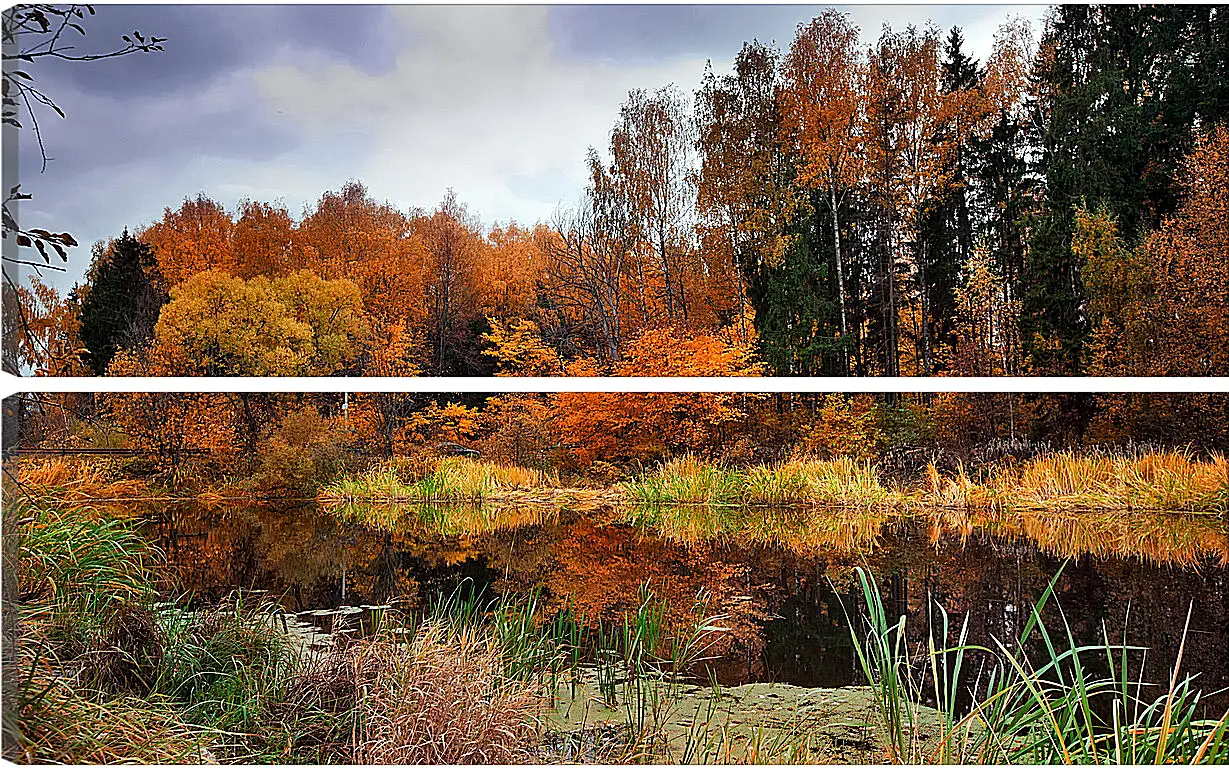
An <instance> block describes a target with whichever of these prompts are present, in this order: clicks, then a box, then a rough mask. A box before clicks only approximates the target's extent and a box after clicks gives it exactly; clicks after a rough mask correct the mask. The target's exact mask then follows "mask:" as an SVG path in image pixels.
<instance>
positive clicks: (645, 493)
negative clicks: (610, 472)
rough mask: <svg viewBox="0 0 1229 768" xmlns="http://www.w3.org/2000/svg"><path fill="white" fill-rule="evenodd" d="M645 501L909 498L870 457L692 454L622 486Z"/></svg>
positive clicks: (887, 502)
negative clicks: (736, 460) (732, 463)
mask: <svg viewBox="0 0 1229 768" xmlns="http://www.w3.org/2000/svg"><path fill="white" fill-rule="evenodd" d="M623 489H624V491H625V493H626V494H627V496H628V498H629V499H630V500H631V501H632V502H633V503H637V504H643V505H661V506H666V505H685V504H694V505H709V506H732V505H739V506H786V505H797V504H815V505H825V506H834V507H859V508H864V509H865V508H870V507H876V506H879V507H894V506H898V505H901V504H903V503H905V502H906V501H907V497H906V496H905V495H904V494H902V493H900V492H898V491H894V490H891V489H889V488H887V487H885V486H884V485H883V482H882V481H881V479H880V476H879V471H878V469H877V468H876V467H875V465H874V464H873V463H871V462H869V461H859V460H856V459H850V458H838V459H833V460H831V461H819V460H816V459H796V460H792V461H788V462H784V463H782V464H777V465H773V466H755V467H751V468H748V469H740V468H734V467H726V466H722V465H719V464H713V463H711V462H706V461H701V460H699V459H697V458H695V457H692V456H686V457H683V458H681V459H673V460H671V461H668V462H666V463H664V464H662V465H661V466H659V467H657V468H656V469H654V470H651V471H649V472H646V473H645V474H643V475H641V476H640V477H637V478H635V479H634V480H632V481H631V482H629V483H627V484H625V485H624V486H623Z"/></svg>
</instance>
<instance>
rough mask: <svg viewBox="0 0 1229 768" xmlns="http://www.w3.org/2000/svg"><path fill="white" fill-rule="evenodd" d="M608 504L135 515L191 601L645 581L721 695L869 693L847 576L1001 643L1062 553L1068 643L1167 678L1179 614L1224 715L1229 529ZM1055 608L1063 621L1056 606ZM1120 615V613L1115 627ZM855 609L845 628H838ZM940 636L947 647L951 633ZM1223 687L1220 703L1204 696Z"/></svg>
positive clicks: (413, 597) (613, 610) (612, 599)
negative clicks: (696, 612)
mask: <svg viewBox="0 0 1229 768" xmlns="http://www.w3.org/2000/svg"><path fill="white" fill-rule="evenodd" d="M627 519H628V516H627V515H625V514H624V515H615V514H614V513H612V512H610V511H603V510H586V511H584V512H578V511H557V510H556V511H549V512H543V511H541V510H532V509H517V508H508V509H496V510H492V509H476V508H470V509H465V508H436V507H420V508H404V507H402V508H359V509H341V510H338V509H324V508H321V507H318V506H316V505H314V504H303V505H296V506H289V507H287V506H280V507H279V506H264V505H257V506H251V505H247V506H226V505H220V506H212V507H204V506H199V505H183V506H172V507H165V508H160V509H158V510H156V511H151V512H149V513H148V515H147V517H146V523H145V530H146V533H147V534H148V535H149V536H150V537H151V538H152V539H154V540H155V541H156V542H157V543H158V545H159V547H160V548H161V549H162V550H163V551H164V552H165V554H166V556H167V561H168V566H169V572H168V574H167V575H168V585H172V584H173V585H174V586H173V587H169V588H173V589H175V590H179V591H181V592H187V593H188V594H189V595H190V596H191V598H192V599H193V600H196V601H200V602H209V601H212V600H217V599H221V598H222V597H224V596H225V595H226V594H228V593H229V592H231V591H232V590H234V589H235V588H242V589H256V590H267V591H268V592H269V593H270V594H271V595H272V596H273V597H274V598H275V599H277V600H278V601H280V603H281V604H282V605H283V606H284V607H285V608H286V609H287V610H290V611H295V612H307V611H314V610H321V609H331V608H337V607H340V606H356V607H357V606H363V605H372V604H389V603H395V604H397V605H399V606H401V607H403V608H406V609H411V610H412V609H414V608H416V607H422V606H423V605H424V604H425V603H426V602H427V601H428V600H430V599H431V597H432V596H433V595H438V594H439V593H441V592H450V591H452V590H453V589H455V588H456V587H457V586H458V585H462V584H465V585H469V584H471V583H472V584H474V585H477V587H478V588H484V589H485V590H486V591H487V592H488V593H489V594H493V595H494V594H501V593H510V592H522V593H523V592H528V591H530V590H532V589H535V588H537V589H540V590H541V592H542V595H543V597H544V598H545V599H546V600H547V604H548V605H552V604H553V605H555V606H556V607H560V606H562V605H563V603H564V602H565V601H567V602H570V604H572V605H574V606H577V607H579V608H580V609H581V610H582V611H583V613H584V615H585V616H587V617H590V618H592V617H598V616H601V617H604V618H606V619H610V618H613V617H617V616H618V615H620V614H621V613H622V612H623V611H625V610H628V609H629V608H633V609H634V606H635V605H636V604H637V602H638V600H639V597H640V586H641V585H642V584H643V583H645V582H646V581H647V582H648V583H649V585H650V587H651V588H652V590H653V592H654V593H655V594H656V595H657V596H659V597H661V598H664V599H665V600H666V603H667V605H670V606H674V607H676V608H678V609H680V610H684V609H688V608H690V607H692V606H694V604H695V601H696V596H697V595H698V594H699V595H702V596H704V597H705V598H706V599H707V600H708V603H707V606H708V610H709V611H710V612H713V611H716V612H719V613H721V614H723V615H724V616H726V617H727V618H726V619H725V620H724V624H725V626H726V627H727V628H728V630H729V631H728V632H727V633H726V635H725V636H724V639H723V642H722V645H721V648H720V651H721V658H720V661H719V663H718V664H717V666H716V669H715V670H714V671H715V672H716V673H717V674H718V676H719V677H720V678H721V679H722V681H723V683H724V684H726V685H732V684H740V683H744V682H758V681H778V682H787V683H792V684H796V685H802V686H809V687H834V686H843V685H855V684H861V683H862V682H863V680H862V678H861V673H860V671H859V670H858V668H857V662H856V659H855V656H854V653H853V647H852V644H851V641H850V632H849V623H850V621H851V620H852V621H854V622H857V624H858V626H861V622H862V619H861V617H860V614H859V612H858V606H859V604H860V602H861V596H860V592H859V588H858V585H857V578H856V575H855V572H854V568H855V567H856V566H859V565H865V566H867V567H869V568H870V569H871V570H872V572H873V573H874V574H875V575H876V578H877V580H878V581H879V584H880V587H881V589H882V591H883V595H884V598H885V602H886V604H887V607H888V610H889V612H890V613H892V614H893V615H900V614H906V613H907V614H908V615H909V619H908V623H907V627H909V628H910V629H909V634H910V637H911V639H914V640H916V641H918V642H919V643H921V642H922V641H923V638H924V637H925V633H926V632H927V622H928V620H929V614H930V612H929V611H928V610H927V606H928V604H929V598H933V599H934V600H936V601H938V603H939V604H941V605H942V606H943V607H944V608H945V609H946V610H947V611H948V612H949V614H951V615H952V617H953V618H952V622H953V624H954V625H955V626H957V627H958V626H959V624H960V622H961V621H963V620H964V619H965V618H966V617H967V620H968V622H969V639H970V641H971V642H975V643H990V642H991V639H992V638H999V639H1001V640H1004V641H1005V642H1006V641H1008V639H1009V638H1013V637H1015V636H1016V635H1017V633H1018V632H1019V630H1020V628H1021V626H1022V624H1023V621H1024V620H1025V619H1026V618H1027V616H1028V613H1029V611H1030V609H1031V606H1032V605H1033V602H1034V601H1035V600H1036V599H1037V598H1038V597H1039V596H1040V595H1041V594H1042V592H1043V591H1044V590H1045V588H1046V586H1047V584H1048V583H1049V581H1050V580H1051V578H1052V577H1053V576H1054V574H1055V573H1056V572H1057V570H1058V569H1059V568H1060V567H1061V566H1062V565H1063V563H1064V562H1066V567H1065V570H1064V571H1063V574H1062V577H1061V580H1060V581H1059V584H1058V589H1057V596H1058V606H1055V607H1052V608H1047V613H1046V620H1047V623H1048V624H1050V625H1051V626H1052V627H1058V626H1060V625H1061V621H1062V616H1065V618H1066V620H1067V621H1068V622H1069V623H1070V625H1071V627H1072V630H1073V632H1074V634H1075V636H1076V638H1077V640H1079V641H1081V642H1091V643H1096V642H1100V641H1101V639H1102V627H1104V628H1105V631H1107V632H1108V633H1109V637H1110V638H1111V640H1112V641H1113V642H1120V641H1121V640H1122V639H1123V638H1124V632H1125V639H1126V642H1128V643H1132V644H1139V645H1142V646H1146V647H1148V648H1149V649H1150V650H1149V652H1148V655H1147V666H1146V668H1145V669H1146V674H1145V677H1146V678H1147V679H1150V680H1154V681H1156V682H1158V683H1160V682H1161V681H1167V679H1168V676H1169V674H1170V672H1171V671H1172V667H1173V664H1174V661H1175V659H1176V658H1177V656H1178V649H1179V647H1180V645H1181V642H1182V637H1183V628H1184V625H1185V624H1186V622H1187V615H1188V608H1189V609H1190V626H1189V631H1188V632H1187V641H1186V648H1185V651H1184V653H1183V661H1182V669H1183V672H1184V673H1192V674H1193V673H1198V674H1199V680H1200V685H1199V687H1201V688H1202V689H1203V690H1204V691H1205V692H1207V693H1213V694H1214V696H1213V699H1212V700H1211V701H1210V702H1209V703H1210V704H1211V705H1213V706H1217V707H1220V708H1221V710H1222V711H1223V708H1224V706H1226V704H1229V694H1225V693H1224V692H1223V691H1224V689H1227V688H1229V534H1227V533H1226V531H1225V526H1224V522H1223V521H1221V520H1217V519H1215V518H1190V517H1183V516H1178V515H1166V514H1153V513H1144V512H1131V513H1114V514H1104V513H1092V512H1084V513H1066V514H1057V513H1053V514H1045V515H1042V514H1040V513H1038V514H1036V515H1032V516H1029V515H1015V516H995V515H989V516H984V517H976V518H970V517H967V516H963V515H962V516H959V517H957V518H956V519H952V518H951V517H950V516H948V515H945V514H939V513H936V514H933V515H926V514H915V515H911V516H909V517H904V518H901V517H896V518H892V519H888V518H885V517H877V516H875V515H873V514H870V513H865V514H864V513H859V512H853V511H849V510H830V511H818V512H817V511H815V510H811V511H797V512H789V511H783V510H778V511H774V512H772V513H765V512H764V511H763V510H721V511H712V510H708V511H705V510H690V511H685V512H682V513H679V512H674V513H671V514H669V515H664V516H663V515H660V514H658V515H655V516H653V521H652V524H646V523H644V522H643V521H641V523H640V524H629V523H627V522H625V521H626V520H627ZM1059 606H1060V607H1061V611H1062V615H1060V614H1059V613H1058V607H1059ZM1128 616H1129V618H1128ZM850 617H852V618H850ZM955 639H956V638H955V637H954V635H953V637H952V641H953V642H954V641H955ZM1216 692H1220V693H1216Z"/></svg>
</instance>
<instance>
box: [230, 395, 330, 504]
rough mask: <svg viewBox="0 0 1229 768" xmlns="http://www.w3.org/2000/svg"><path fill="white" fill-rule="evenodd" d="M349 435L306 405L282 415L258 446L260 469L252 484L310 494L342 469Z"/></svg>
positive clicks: (270, 488) (263, 487)
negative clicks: (275, 427) (277, 425)
mask: <svg viewBox="0 0 1229 768" xmlns="http://www.w3.org/2000/svg"><path fill="white" fill-rule="evenodd" d="M349 445H350V442H349V435H348V434H347V433H346V431H345V429H344V428H343V427H342V426H341V425H339V424H336V423H335V422H334V421H332V420H329V419H325V418H324V417H322V416H321V415H320V412H319V411H317V410H316V408H315V406H311V405H307V406H304V407H303V408H300V409H299V410H297V411H294V412H293V413H291V414H289V415H288V416H286V418H285V419H283V420H282V423H281V425H280V426H279V427H278V429H277V430H276V431H275V432H273V434H271V435H269V436H268V437H267V438H265V439H264V440H263V441H261V443H260V446H259V447H258V449H257V450H258V455H259V461H260V469H259V470H258V471H257V472H256V474H255V478H254V482H255V485H256V487H257V488H259V489H260V490H262V491H291V492H295V493H301V494H305V495H312V494H314V493H315V491H316V489H317V488H319V487H320V486H322V485H325V484H326V483H329V482H331V481H333V480H334V479H336V478H337V476H338V475H340V474H341V473H342V471H344V470H345V468H346V456H347V451H348V449H349Z"/></svg>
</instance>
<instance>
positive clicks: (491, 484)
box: [320, 457, 554, 503]
mask: <svg viewBox="0 0 1229 768" xmlns="http://www.w3.org/2000/svg"><path fill="white" fill-rule="evenodd" d="M553 483H554V477H553V476H552V475H549V474H547V473H546V472H543V471H542V470H538V469H528V468H525V467H518V466H511V465H506V464H497V463H494V462H490V461H479V460H475V459H467V458H460V457H448V458H443V459H439V460H437V461H435V462H433V463H431V464H430V465H429V467H428V468H427V470H426V471H425V472H413V471H412V470H411V471H409V472H407V467H406V466H405V465H404V464H400V463H398V462H396V461H394V462H391V463H387V464H384V465H381V466H379V467H375V468H373V469H371V470H368V471H367V472H364V473H362V474H360V475H357V476H348V477H343V478H341V479H340V480H338V481H336V482H333V483H330V484H329V485H328V486H326V487H325V489H324V491H323V492H322V493H321V494H320V498H321V500H326V501H390V502H470V503H477V502H481V501H484V500H487V499H489V498H492V497H495V496H498V495H500V494H506V493H510V492H515V491H518V490H525V489H531V488H541V487H545V486H548V485H551V484H553Z"/></svg>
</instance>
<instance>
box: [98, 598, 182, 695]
mask: <svg viewBox="0 0 1229 768" xmlns="http://www.w3.org/2000/svg"><path fill="white" fill-rule="evenodd" d="M165 643H166V634H165V633H164V632H163V631H162V628H161V627H160V626H159V625H158V622H157V621H156V619H155V617H154V615H153V614H152V613H151V612H150V611H149V609H148V608H144V607H142V606H139V605H125V606H122V607H121V608H119V609H118V610H116V611H115V612H114V613H113V614H111V615H110V616H109V617H108V618H107V622H106V625H105V626H104V628H103V637H102V639H101V641H100V642H99V644H98V647H97V648H96V649H95V650H93V651H91V652H90V653H87V654H86V655H85V656H84V657H83V658H82V659H81V664H82V683H83V685H84V686H85V687H86V688H89V689H97V690H101V691H106V692H108V693H113V694H114V693H130V694H135V695H141V694H146V693H149V692H150V690H151V689H152V688H153V687H154V684H155V683H156V682H157V679H158V673H159V668H160V666H161V664H162V657H163V646H164V645H165Z"/></svg>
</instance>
